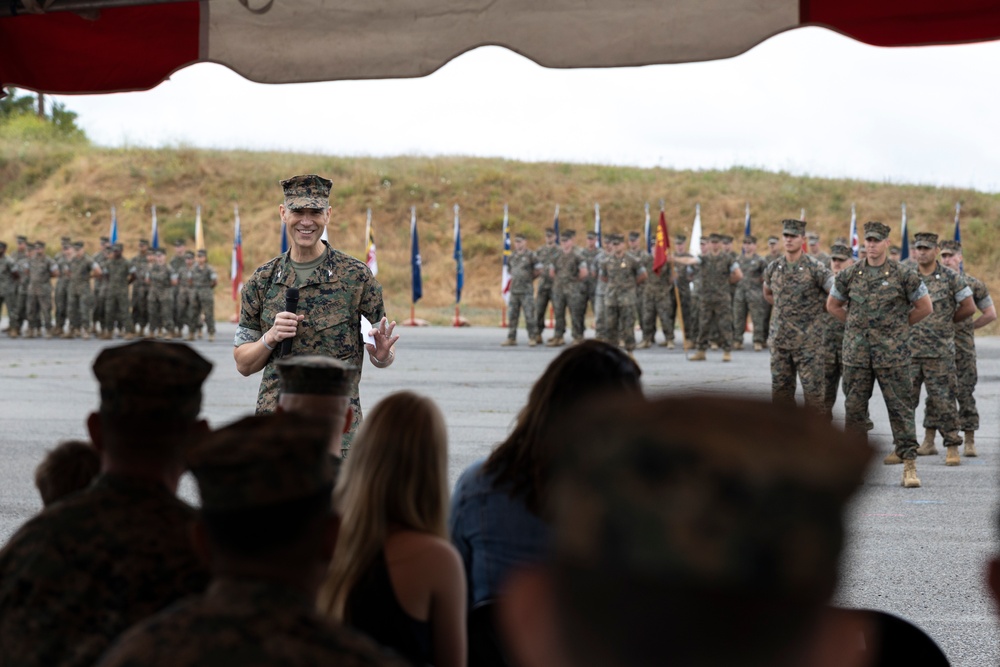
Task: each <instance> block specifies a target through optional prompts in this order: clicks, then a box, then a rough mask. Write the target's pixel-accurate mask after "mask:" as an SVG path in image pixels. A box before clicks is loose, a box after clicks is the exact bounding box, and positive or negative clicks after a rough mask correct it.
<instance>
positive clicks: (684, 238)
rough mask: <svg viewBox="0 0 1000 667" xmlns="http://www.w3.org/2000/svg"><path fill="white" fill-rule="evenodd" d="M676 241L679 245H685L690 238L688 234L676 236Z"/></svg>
mask: <svg viewBox="0 0 1000 667" xmlns="http://www.w3.org/2000/svg"><path fill="white" fill-rule="evenodd" d="M674 240H675V241H677V242H678V243H684V242H685V241H687V240H688V237H687V235H686V234H674Z"/></svg>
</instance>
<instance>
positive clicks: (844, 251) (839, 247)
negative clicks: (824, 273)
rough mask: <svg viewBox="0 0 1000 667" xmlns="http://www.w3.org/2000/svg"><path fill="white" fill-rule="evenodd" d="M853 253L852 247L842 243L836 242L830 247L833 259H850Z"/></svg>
mask: <svg viewBox="0 0 1000 667" xmlns="http://www.w3.org/2000/svg"><path fill="white" fill-rule="evenodd" d="M853 254H854V253H852V252H851V249H850V248H848V247H847V246H846V245H843V244H842V243H835V244H833V247H831V248H830V257H831V258H833V259H850V257H851V256H852V255H853Z"/></svg>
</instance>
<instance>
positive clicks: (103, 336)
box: [101, 329, 111, 340]
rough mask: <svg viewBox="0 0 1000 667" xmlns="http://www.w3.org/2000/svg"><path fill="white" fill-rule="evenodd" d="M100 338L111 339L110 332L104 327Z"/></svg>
mask: <svg viewBox="0 0 1000 667" xmlns="http://www.w3.org/2000/svg"><path fill="white" fill-rule="evenodd" d="M101 340H111V332H110V331H108V330H107V329H105V330H104V331H102V332H101Z"/></svg>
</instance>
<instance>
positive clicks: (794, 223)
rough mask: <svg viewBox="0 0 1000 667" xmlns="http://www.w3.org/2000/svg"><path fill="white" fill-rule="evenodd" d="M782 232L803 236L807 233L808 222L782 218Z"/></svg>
mask: <svg viewBox="0 0 1000 667" xmlns="http://www.w3.org/2000/svg"><path fill="white" fill-rule="evenodd" d="M781 233H782V234H790V235H791V236H802V235H803V234H805V233H806V223H805V222H803V221H802V220H791V219H788V220H782V221H781Z"/></svg>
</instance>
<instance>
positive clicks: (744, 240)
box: [743, 234, 757, 243]
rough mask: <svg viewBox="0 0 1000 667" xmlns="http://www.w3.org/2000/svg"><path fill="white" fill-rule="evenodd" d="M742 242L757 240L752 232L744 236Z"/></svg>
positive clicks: (754, 241)
mask: <svg viewBox="0 0 1000 667" xmlns="http://www.w3.org/2000/svg"><path fill="white" fill-rule="evenodd" d="M743 242H744V243H756V242H757V237H756V236H754V235H753V234H750V235H749V236H744V237H743Z"/></svg>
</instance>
